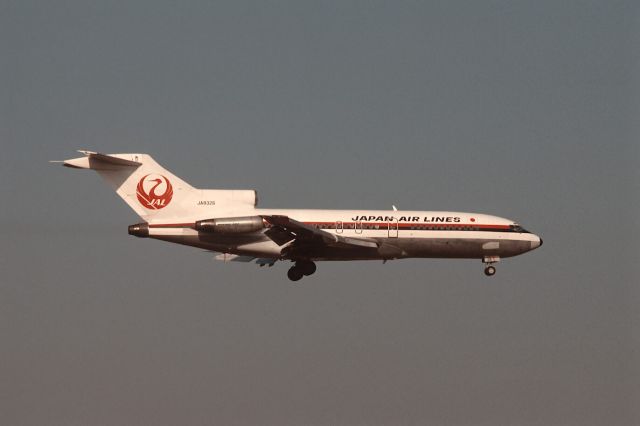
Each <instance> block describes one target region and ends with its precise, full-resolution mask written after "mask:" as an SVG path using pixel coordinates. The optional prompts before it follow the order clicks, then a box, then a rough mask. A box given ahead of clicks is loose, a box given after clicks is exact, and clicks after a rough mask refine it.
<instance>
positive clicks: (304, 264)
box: [295, 260, 316, 276]
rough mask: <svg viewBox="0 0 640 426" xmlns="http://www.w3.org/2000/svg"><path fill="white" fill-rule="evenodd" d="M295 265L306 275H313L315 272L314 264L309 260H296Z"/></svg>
mask: <svg viewBox="0 0 640 426" xmlns="http://www.w3.org/2000/svg"><path fill="white" fill-rule="evenodd" d="M295 267H296V268H298V269H300V271H302V274H303V275H307V276H309V275H313V273H314V272H316V264H315V263H313V262H312V261H310V260H308V261H300V262H296V266H295Z"/></svg>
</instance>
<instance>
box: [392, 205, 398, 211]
mask: <svg viewBox="0 0 640 426" xmlns="http://www.w3.org/2000/svg"><path fill="white" fill-rule="evenodd" d="M391 207H393V211H394V212H397V211H398V208H397V207H396V206H394V205H393V204H391Z"/></svg>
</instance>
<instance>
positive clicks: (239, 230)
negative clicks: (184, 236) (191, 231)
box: [195, 216, 266, 234]
mask: <svg viewBox="0 0 640 426" xmlns="http://www.w3.org/2000/svg"><path fill="white" fill-rule="evenodd" d="M264 228H266V224H265V222H264V220H263V219H262V217H260V216H244V217H225V218H217V219H205V220H199V221H197V222H196V224H195V229H196V231H198V232H207V233H216V234H244V233H249V232H256V231H259V230H261V229H264Z"/></svg>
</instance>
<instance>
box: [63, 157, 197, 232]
mask: <svg viewBox="0 0 640 426" xmlns="http://www.w3.org/2000/svg"><path fill="white" fill-rule="evenodd" d="M78 152H81V153H83V154H84V155H85V156H84V157H80V158H73V159H70V160H65V161H64V162H63V165H64V166H66V167H72V168H76V169H91V170H95V171H96V172H97V173H98V174H99V175H100V176H101V177H102V178H103V179H104V180H106V181H107V183H108V184H109V185H110V186H111V187H112V188H113V189H114V190H115V191H116V193H117V194H118V195H119V196H120V197H122V199H123V200H124V201H125V202H126V203H127V204H128V205H129V207H131V208H132V209H133V210H134V211H135V212H136V213H137V214H138V216H140V217H141V218H142V219H143V220H145V221H146V222H150V221H152V220H156V219H162V220H166V219H171V218H177V217H180V216H181V215H183V214H184V213H185V210H186V209H188V207H189V201H190V200H191V199H192V197H193V195H194V193H195V192H196V191H197V190H196V189H195V188H193V187H192V186H191V185H189V184H188V183H186V182H185V181H183V180H182V179H180V178H179V177H177V176H175V175H174V174H172V173H171V172H169V171H168V170H166V169H165V168H163V167H162V166H160V165H159V164H158V163H156V162H155V161H154V159H153V158H151V156H149V155H147V154H100V153H97V152H91V151H78Z"/></svg>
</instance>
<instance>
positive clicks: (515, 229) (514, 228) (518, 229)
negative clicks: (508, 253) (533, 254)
mask: <svg viewBox="0 0 640 426" xmlns="http://www.w3.org/2000/svg"><path fill="white" fill-rule="evenodd" d="M510 228H511V230H512V231H513V232H520V233H522V234H530V232H529V231H527V230H526V229H524V228H523V227H522V226H520V225H518V224H515V225H511V226H510Z"/></svg>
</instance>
